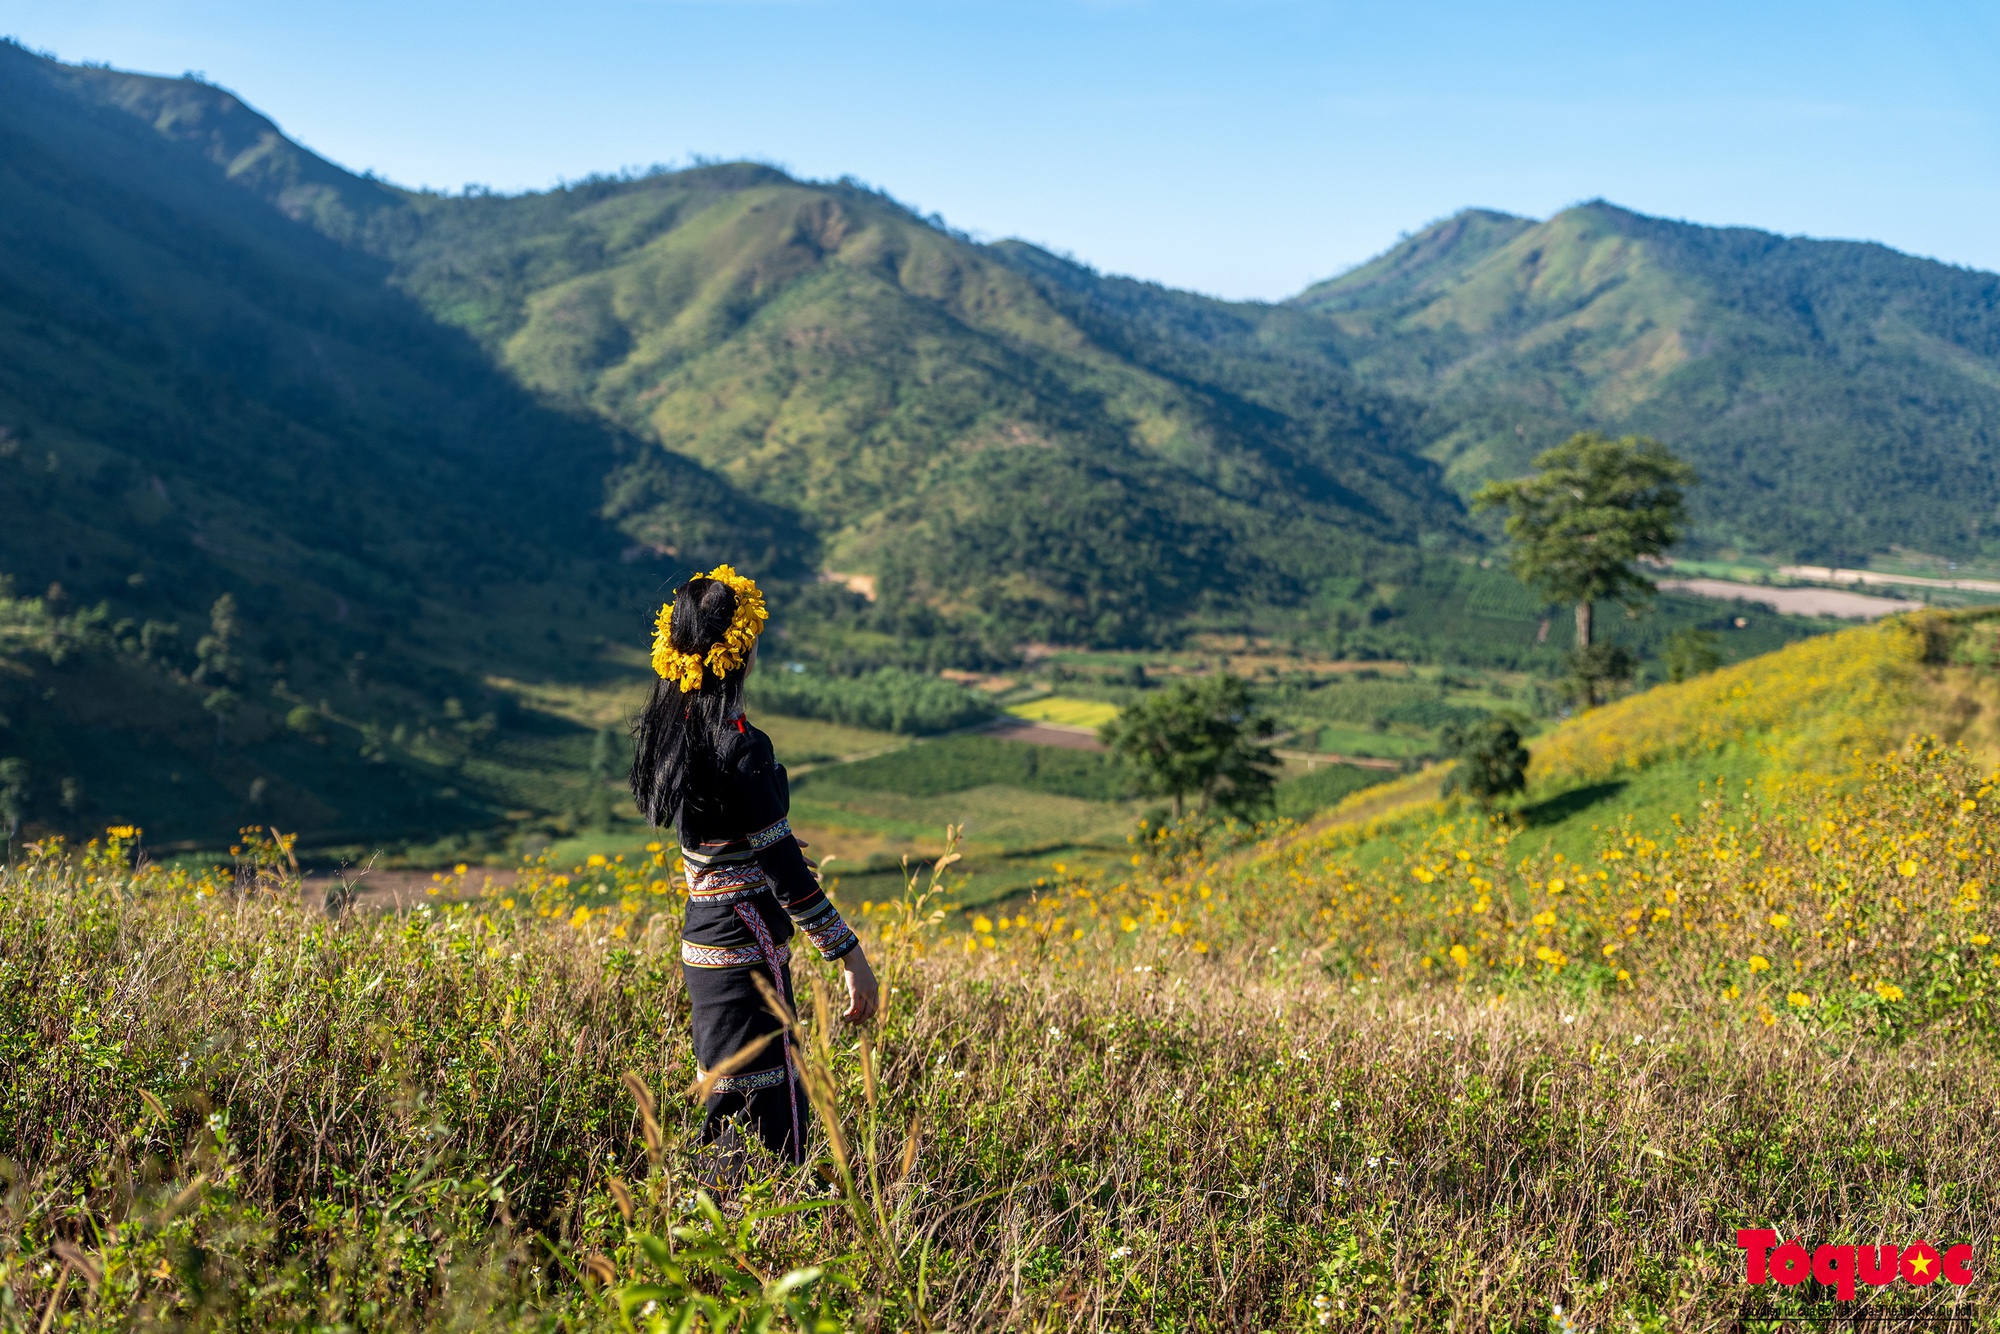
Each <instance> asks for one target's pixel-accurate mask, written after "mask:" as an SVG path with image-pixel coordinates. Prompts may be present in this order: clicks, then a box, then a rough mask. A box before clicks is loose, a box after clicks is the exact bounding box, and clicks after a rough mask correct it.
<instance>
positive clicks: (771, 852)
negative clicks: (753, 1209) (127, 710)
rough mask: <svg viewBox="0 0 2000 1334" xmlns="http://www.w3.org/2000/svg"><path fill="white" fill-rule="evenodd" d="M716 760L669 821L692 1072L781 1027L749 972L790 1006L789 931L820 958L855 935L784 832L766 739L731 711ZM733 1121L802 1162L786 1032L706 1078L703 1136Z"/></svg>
mask: <svg viewBox="0 0 2000 1334" xmlns="http://www.w3.org/2000/svg"><path fill="white" fill-rule="evenodd" d="M718 761H719V763H718V766H717V767H718V770H719V776H718V781H717V783H716V785H715V787H714V788H713V789H712V790H705V791H703V792H701V793H700V794H699V795H697V796H695V797H694V798H692V799H691V800H690V801H689V802H688V803H687V805H685V806H684V807H683V808H682V810H681V813H680V816H679V818H678V819H677V820H676V822H675V832H676V833H677V834H678V835H679V836H680V845H681V856H682V858H683V859H684V860H685V861H686V862H687V878H688V906H687V923H686V925H685V927H683V928H682V931H681V971H682V973H683V974H684V975H685V976H686V978H687V987H688V995H689V996H690V998H692V1000H693V1002H694V1055H695V1063H696V1065H697V1066H699V1067H700V1068H701V1069H702V1070H712V1069H714V1068H715V1067H716V1066H717V1065H719V1064H721V1063H722V1062H723V1061H725V1060H727V1059H728V1058H729V1057H731V1056H733V1055H734V1054H736V1053H737V1052H738V1051H740V1050H742V1049H743V1047H744V1046H745V1044H747V1043H750V1042H753V1041H755V1040H756V1039H757V1038H760V1037H762V1036H763V1035H764V1034H766V1033H771V1032H774V1031H776V1030H778V1029H779V1028H781V1027H782V1025H781V1024H780V1023H779V1021H778V1019H777V1017H776V1016H775V1015H773V1014H772V1013H771V1010H770V1007H769V1006H768V1005H766V1004H765V1002H764V998H763V996H762V995H761V994H760V993H759V991H758V989H757V983H756V982H755V980H753V979H754V978H755V976H756V975H757V974H759V973H761V974H762V975H763V977H764V980H765V981H766V982H768V983H770V984H771V985H772V986H773V987H774V988H776V990H777V991H778V993H779V994H780V995H781V996H783V997H784V998H785V1003H786V1004H787V1005H791V1004H793V1000H792V981H791V969H790V964H791V958H792V947H791V943H790V942H791V938H792V935H793V932H794V930H795V929H796V930H797V931H801V932H804V933H805V936H806V938H807V939H808V940H810V941H812V943H813V948H815V949H817V950H818V951H819V952H820V955H821V957H823V958H827V959H838V958H840V957H841V956H843V955H845V954H846V953H847V952H848V951H850V950H852V949H854V948H855V947H856V946H857V945H858V944H859V943H860V942H858V941H857V940H856V939H855V938H854V932H853V931H852V930H851V929H849V927H848V925H847V923H846V922H845V921H843V920H842V919H841V916H840V911H839V910H838V909H837V908H835V907H834V906H833V903H832V902H831V901H830V900H829V899H828V898H827V897H826V894H825V892H824V891H822V890H821V889H820V885H819V879H818V877H816V876H815V875H814V874H813V872H812V868H811V867H810V866H808V865H807V864H806V859H805V854H804V853H802V852H801V851H799V844H798V840H797V839H795V838H793V837H792V826H791V823H790V819H789V816H790V814H791V805H792V797H791V789H790V787H789V785H788V784H787V782H786V778H785V767H784V766H783V765H781V764H779V763H778V761H777V757H776V756H775V755H774V754H773V753H772V751H771V738H769V737H767V736H765V735H764V734H763V733H762V732H760V731H758V730H757V729H756V728H755V727H752V726H751V725H750V723H749V721H748V720H747V719H745V718H743V717H741V716H739V717H737V718H736V719H735V720H734V733H733V735H731V737H730V738H729V743H728V745H727V746H726V747H725V748H724V749H723V751H722V753H721V755H720V756H718ZM733 1118H742V1119H745V1120H748V1121H749V1122H750V1123H751V1125H752V1126H753V1127H754V1128H755V1130H756V1132H757V1135H758V1137H759V1138H760V1139H762V1140H763V1141H764V1144H765V1146H766V1147H768V1148H769V1149H770V1150H771V1151H772V1152H774V1153H777V1154H781V1155H783V1156H785V1157H787V1158H789V1159H791V1160H792V1161H793V1162H804V1161H805V1129H806V1123H807V1107H806V1095H805V1089H804V1087H803V1086H802V1085H801V1084H800V1082H799V1079H798V1070H797V1067H796V1065H795V1063H794V1061H793V1059H792V1053H791V1047H790V1043H789V1041H788V1040H778V1041H773V1042H772V1043H771V1044H770V1045H769V1046H767V1047H765V1048H764V1049H763V1050H762V1051H761V1052H759V1053H758V1054H757V1055H756V1057H754V1058H753V1059H752V1060H751V1061H750V1062H749V1063H748V1065H747V1066H746V1067H745V1068H743V1069H740V1070H734V1071H731V1072H730V1073H729V1074H727V1075H724V1076H723V1077H722V1078H721V1079H719V1080H718V1081H716V1084H715V1087H714V1090H713V1091H712V1093H711V1094H710V1096H709V1099H708V1119H707V1121H706V1122H705V1123H704V1125H703V1131H702V1138H703V1140H704V1142H706V1141H711V1140H713V1139H715V1138H716V1137H717V1136H718V1135H719V1134H720V1133H721V1132H722V1130H723V1127H724V1126H725V1124H726V1123H727V1122H728V1120H730V1119H733Z"/></svg>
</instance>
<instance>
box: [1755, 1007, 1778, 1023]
mask: <svg viewBox="0 0 2000 1334" xmlns="http://www.w3.org/2000/svg"><path fill="white" fill-rule="evenodd" d="M1757 1017H1758V1018H1759V1019H1761V1020H1763V1022H1764V1027H1766V1028H1769V1027H1771V1026H1772V1025H1773V1024H1775V1023H1777V1022H1778V1016H1777V1015H1775V1014H1772V1013H1771V1011H1770V1010H1769V1009H1767V1008H1765V1007H1764V1006H1762V1005H1760V1006H1758V1007H1757Z"/></svg>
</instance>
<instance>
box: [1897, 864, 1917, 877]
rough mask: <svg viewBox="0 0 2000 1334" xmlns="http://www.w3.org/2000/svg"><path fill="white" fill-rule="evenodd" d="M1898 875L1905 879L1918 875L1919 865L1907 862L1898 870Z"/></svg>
mask: <svg viewBox="0 0 2000 1334" xmlns="http://www.w3.org/2000/svg"><path fill="white" fill-rule="evenodd" d="M1896 873H1897V874H1898V875H1901V876H1904V877H1908V876H1913V875H1915V874H1916V873H1917V864H1916V863H1915V862H1907V861H1906V862H1904V863H1902V864H1901V865H1899V866H1898V867H1897V868H1896Z"/></svg>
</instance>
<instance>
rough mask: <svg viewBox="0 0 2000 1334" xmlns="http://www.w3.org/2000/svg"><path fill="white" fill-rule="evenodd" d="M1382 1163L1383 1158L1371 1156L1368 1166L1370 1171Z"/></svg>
mask: <svg viewBox="0 0 2000 1334" xmlns="http://www.w3.org/2000/svg"><path fill="white" fill-rule="evenodd" d="M1381 1163H1382V1160H1381V1159H1380V1158H1370V1159H1369V1160H1368V1168H1369V1170H1370V1171H1373V1170H1374V1169H1375V1168H1377V1167H1379V1166H1380V1165H1381Z"/></svg>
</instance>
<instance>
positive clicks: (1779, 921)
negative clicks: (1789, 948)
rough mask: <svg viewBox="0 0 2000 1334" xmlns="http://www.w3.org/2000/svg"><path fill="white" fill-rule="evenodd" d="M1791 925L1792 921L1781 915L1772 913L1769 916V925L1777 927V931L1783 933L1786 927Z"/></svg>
mask: <svg viewBox="0 0 2000 1334" xmlns="http://www.w3.org/2000/svg"><path fill="white" fill-rule="evenodd" d="M1791 924H1792V919H1791V918H1789V917H1787V916H1785V915H1784V914H1783V913H1781V912H1774V913H1772V914H1771V925H1772V926H1775V927H1777V928H1778V930H1780V931H1783V930H1784V929H1785V928H1786V927H1788V926H1790V925H1791Z"/></svg>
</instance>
